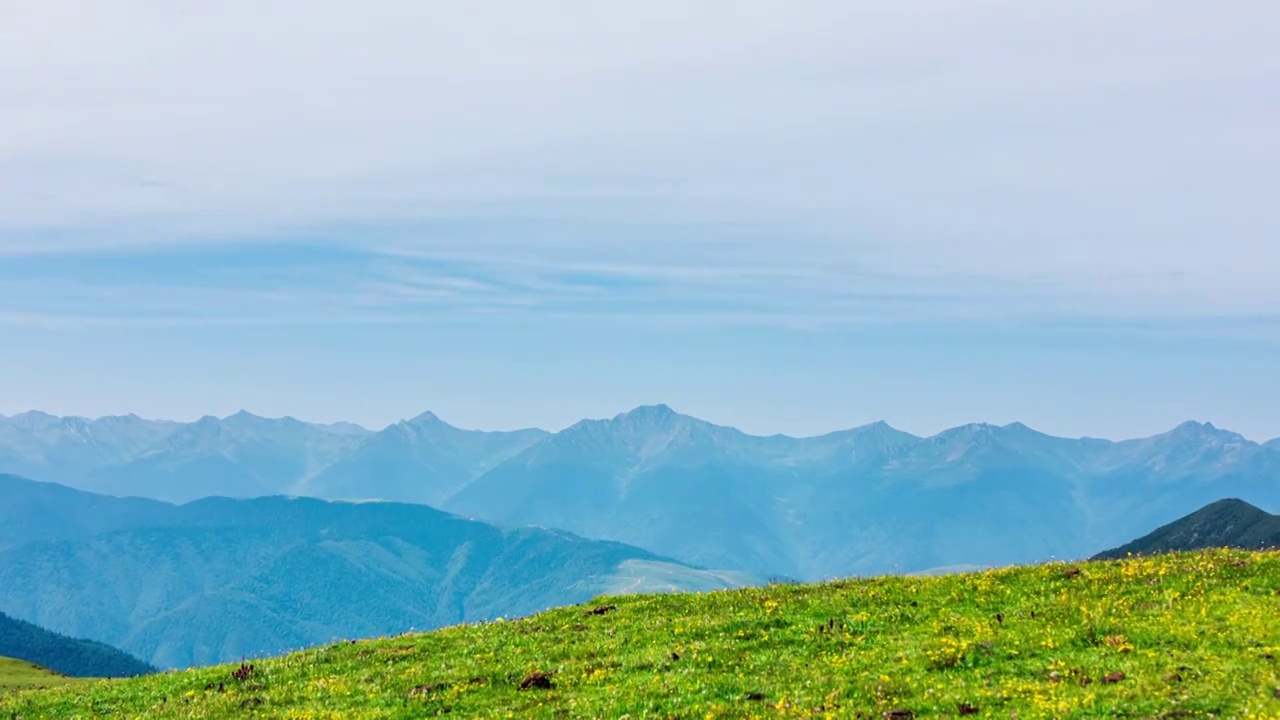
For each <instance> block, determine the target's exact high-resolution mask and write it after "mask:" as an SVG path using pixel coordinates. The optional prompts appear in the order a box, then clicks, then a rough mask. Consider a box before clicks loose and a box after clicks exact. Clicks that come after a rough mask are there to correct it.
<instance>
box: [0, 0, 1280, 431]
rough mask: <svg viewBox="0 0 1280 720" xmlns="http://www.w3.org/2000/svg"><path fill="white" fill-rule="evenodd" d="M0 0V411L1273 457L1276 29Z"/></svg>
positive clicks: (1198, 16)
mask: <svg viewBox="0 0 1280 720" xmlns="http://www.w3.org/2000/svg"><path fill="white" fill-rule="evenodd" d="M455 5H456V7H455V6H453V5H449V4H442V3H422V2H411V1H409V0H371V1H370V2H366V3H349V2H337V1H336V0H309V1H308V2H300V1H295V0H280V1H279V2H275V3H272V4H271V6H270V8H269V10H263V7H262V5H261V4H260V3H251V2H247V1H242V0H225V1H224V2H220V3H191V2H175V3H153V2H144V1H143V0H117V2H113V3H110V4H96V5H95V4H84V3H80V2H71V1H70V0H40V1H39V2H34V1H30V0H0V358H3V360H2V361H0V414H13V413H16V412H21V411H24V410H28V409H32V408H39V409H41V410H45V411H48V412H54V413H58V414H77V415H86V416H98V415H104V414H116V413H128V412H134V413H137V414H140V415H144V416H149V417H164V418H173V419H194V418H196V417H199V416H202V415H205V414H214V415H226V414H230V413H232V412H235V411H237V410H239V409H242V408H243V409H248V410H250V411H252V412H255V413H258V414H262V415H269V416H280V415H292V416H295V417H299V418H303V419H307V420H314V421H336V420H348V421H354V422H359V423H361V424H364V425H366V426H369V427H381V426H383V425H386V424H389V423H391V422H395V421H397V420H399V419H401V418H406V417H411V416H414V415H417V414H419V413H421V412H423V411H426V410H431V411H434V412H435V413H437V414H438V415H440V416H441V417H442V418H444V419H445V420H447V421H449V422H452V423H454V424H456V425H460V426H464V427H477V428H486V429H506V428H514V427H523V426H540V427H544V428H548V429H553V430H554V429H559V428H561V427H565V426H567V425H569V424H571V423H573V422H574V421H576V420H578V419H580V418H583V417H607V416H611V415H613V414H615V413H617V412H621V411H625V410H627V409H629V408H631V407H634V406H636V405H640V404H648V403H657V402H665V403H669V404H670V405H672V406H673V407H674V408H675V409H677V410H679V411H682V412H686V413H689V414H693V415H697V416H699V417H703V418H706V419H708V420H712V421H715V422H719V423H723V424H730V425H735V426H737V427H740V428H742V429H744V430H747V431H749V432H756V433H773V432H783V433H788V434H793V435H808V434H816V433H821V432H827V431H831V430H835V429H839V428H846V427H851V426H855V425H859V424H863V423H866V422H872V421H875V420H881V419H883V420H885V421H888V422H889V423H890V424H892V425H894V426H895V427H899V428H902V429H904V430H909V431H912V432H917V433H922V434H929V433H932V432H937V431H939V430H941V429H944V428H946V427H950V426H954V425H959V424H963V423H967V422H975V421H985V422H994V423H1000V424H1003V423H1008V422H1013V421H1021V422H1025V423H1027V424H1029V425H1031V426H1033V427H1036V428H1038V429H1040V430H1043V431H1046V432H1052V433H1054V434H1061V435H1069V436H1082V435H1088V436H1095V437H1112V438H1121V437H1135V436H1141V435H1149V434H1153V433H1157V432H1161V431H1163V430H1167V429H1168V428H1170V427H1172V426H1174V425H1176V424H1177V423H1179V422H1182V421H1184V420H1188V419H1197V420H1202V421H1211V422H1213V423H1215V424H1216V425H1219V426H1221V427H1226V428H1230V429H1232V430H1235V431H1237V432H1240V433H1242V434H1244V435H1246V436H1248V437H1251V438H1253V439H1257V440H1265V439H1267V438H1271V437H1276V436H1280V412H1277V411H1276V408H1277V407H1280V373H1278V372H1277V370H1276V368H1280V203H1277V202H1276V200H1275V199H1276V197H1277V195H1278V194H1280V134H1277V133H1276V132H1275V128H1276V127H1280V49H1277V47H1276V44H1275V42H1274V38H1275V37H1280V6H1277V5H1276V4H1275V3H1274V2H1265V1H1261V0H1237V1H1236V2H1230V3H1219V4H1215V5H1212V6H1209V5H1206V4H1204V3H1203V2H1189V1H1182V0H1169V1H1168V2H1163V3H1159V4H1156V3H1151V2H1131V1H1128V0H1078V1H1077V2H1072V3H1026V2H1012V1H1011V2H997V1H995V0H987V1H979V0H946V1H945V2H943V1H942V0H840V1H836V0H822V1H818V0H789V1H788V2H764V1H762V0H736V1H735V2H721V1H720V0H703V2H699V3H696V4H692V3H686V2H677V1H675V0H650V1H649V2H645V3H629V4H618V3H598V2H587V1H585V0H582V1H579V0H560V1H558V2H537V3H534V2H516V1H515V0H477V2H472V3H465V4H455Z"/></svg>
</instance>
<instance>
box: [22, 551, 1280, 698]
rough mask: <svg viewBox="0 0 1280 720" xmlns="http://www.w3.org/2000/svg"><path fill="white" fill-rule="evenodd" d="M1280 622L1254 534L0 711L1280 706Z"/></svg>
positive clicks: (737, 599)
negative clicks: (1190, 546)
mask: <svg viewBox="0 0 1280 720" xmlns="http://www.w3.org/2000/svg"><path fill="white" fill-rule="evenodd" d="M1277 617H1280V553H1276V552H1266V553H1250V552H1246V551H1238V550H1211V551H1203V552H1197V553H1187V554H1171V555H1162V556H1158V557H1152V558H1141V559H1130V560H1120V561H1112V562H1101V563H1084V564H1081V565H1078V566H1071V565H1065V564H1050V565H1041V566H1036V567H1023V568H1011V569H1001V570H991V571H985V572H982V573H972V574H964V575H949V576H944V577H927V578H925V577H884V578H876V579H870V580H858V581H845V582H835V583H828V584H823V585H776V586H772V587H767V588H754V589H744V590H728V591H719V592H712V593H704V594H684V595H671V594H667V595H639V596H627V597H617V598H608V599H605V600H601V601H599V602H597V603H592V604H589V605H580V606H576V607H566V608H561V609H557V610H553V611H550V612H546V613H542V614H539V615H536V616H533V617H530V618H526V619H522V620H513V621H507V622H494V623H486V624H482V625H469V626H457V627H452V628H447V629H444V630H439V631H436V632H431V633H426V634H421V635H405V636H399V637H391V638H383V639H378V640H374V641H365V642H358V643H354V644H352V643H343V644H337V645H332V646H328V647H325V648H319V649H315V650H310V651H306V652H302V653H298V654H294V655H289V656H286V657H282V658H279V659H275V660H265V661H259V662H255V663H253V664H252V665H246V666H243V667H240V666H222V667H212V668H206V669H200V670H194V671H188V672H181V673H170V674H164V675H158V676H150V677H145V678H137V679H132V680H126V681H117V682H113V683H91V684H86V685H80V686H76V687H71V688H54V689H50V690H41V691H36V692H32V693H24V694H21V695H18V696H13V697H10V698H7V699H3V700H0V718H18V717H21V718H26V719H28V720H30V719H32V718H46V717H47V718H88V717H116V716H119V717H147V718H224V717H225V718H231V717H237V718H238V717H259V718H299V719H302V718H306V719H309V720H316V719H319V718H334V719H337V718H344V719H345V718H416V717H432V716H440V715H446V714H447V715H449V716H450V717H486V718H488V717H498V718H502V717H509V718H578V717H581V718H611V719H612V718H633V719H639V718H670V717H678V718H699V719H702V718H742V717H761V718H779V717H786V718H799V717H819V718H859V717H861V718H890V719H895V720H904V719H907V718H926V717H929V718H944V717H964V716H972V717H991V718H1011V717H1014V718H1019V719H1022V720H1026V719H1028V718H1064V719H1065V718H1099V717H1131V718H1157V717H1161V718H1196V717H1205V718H1208V717H1218V718H1280V660H1278V659H1277V658H1278V657H1280V623H1277V622H1276V618H1277ZM1015 713H1016V714H1015Z"/></svg>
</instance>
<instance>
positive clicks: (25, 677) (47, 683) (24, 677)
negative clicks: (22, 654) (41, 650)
mask: <svg viewBox="0 0 1280 720" xmlns="http://www.w3.org/2000/svg"><path fill="white" fill-rule="evenodd" d="M71 682H76V680H74V679H73V678H69V677H66V676H64V675H59V674H58V673H56V672H53V671H51V670H46V669H44V668H42V667H40V666H39V665H33V664H31V663H29V662H27V661H25V660H14V659H13V658H6V657H0V695H3V694H5V693H11V692H16V691H18V690H30V689H33V688H45V687H53V686H55V685H65V684H67V683H71Z"/></svg>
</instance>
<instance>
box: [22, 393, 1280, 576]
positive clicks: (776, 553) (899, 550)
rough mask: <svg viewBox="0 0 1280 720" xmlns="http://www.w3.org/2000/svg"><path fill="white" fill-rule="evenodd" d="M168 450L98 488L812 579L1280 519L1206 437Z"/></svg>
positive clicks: (1222, 435)
mask: <svg viewBox="0 0 1280 720" xmlns="http://www.w3.org/2000/svg"><path fill="white" fill-rule="evenodd" d="M56 420H57V419H56V418H53V419H52V420H51V419H50V418H49V417H47V416H45V417H33V418H31V419H29V420H27V421H26V422H27V424H28V425H41V426H42V427H49V426H51V424H55V423H54V421H56ZM168 432H169V433H170V434H169V435H168V436H166V437H165V438H164V439H162V440H161V441H159V442H158V443H156V444H155V445H153V446H152V447H151V448H149V449H148V450H146V451H143V452H141V453H138V454H136V455H135V456H133V457H132V459H131V460H129V461H128V462H126V463H123V464H119V465H115V466H111V467H110V468H108V469H106V470H100V471H98V472H97V473H96V474H93V475H91V476H90V478H88V479H86V480H85V481H84V482H82V483H80V486H81V487H85V486H86V483H87V486H88V487H90V488H93V489H95V490H98V491H101V492H104V493H110V494H138V495H149V496H151V497H161V498H166V499H179V500H186V499H191V498H194V497H201V496H208V495H228V496H238V497H252V496H261V495H269V494H299V495H311V496H317V497H323V498H328V499H369V498H380V499H390V500H397V501H408V502H422V503H427V504H432V505H438V506H441V507H444V508H445V509H448V510H450V511H454V512H458V513H460V514H463V515H467V516H473V517H476V518H480V519H484V520H487V521H491V522H498V523H502V524H505V525H511V526H519V525H539V526H544V527H562V528H566V529H568V530H570V531H572V532H575V533H578V534H580V535H584V536H587V537H597V538H603V539H610V540H617V541H620V542H626V543H630V544H635V545H638V546H641V547H644V548H647V549H649V550H652V551H654V552H657V553H660V554H662V555H667V556H671V557H677V558H679V559H681V560H683V561H685V562H690V563H693V564H696V565H702V566H714V567H733V568H739V569H744V570H749V571H752V572H756V573H764V574H781V575H788V576H793V577H800V578H821V577H828V576H835V575H848V574H871V573H880V572H893V571H904V572H912V571H920V570H927V569H929V568H932V567H940V566H952V565H999V564H1007V563H1011V562H1031V561H1036V560H1043V559H1046V558H1048V557H1050V556H1054V557H1083V556H1088V555H1090V554H1093V553H1096V552H1097V551H1098V550H1099V549H1103V548H1107V547H1113V546H1115V545H1117V544H1119V543H1121V542H1124V541H1126V540H1128V539H1130V538H1132V537H1135V536H1137V535H1139V534H1141V533H1143V532H1146V531H1148V530H1149V529H1150V528H1151V527H1156V526H1159V525H1162V524H1164V523H1167V522H1169V521H1171V520H1173V519H1176V518H1178V517H1181V516H1182V515H1185V514H1186V513H1189V512H1191V511H1193V510H1195V509H1196V508H1199V507H1202V506H1203V505H1205V504H1207V503H1209V502H1212V501H1213V500H1216V499H1218V498H1221V497H1224V496H1233V497H1243V498H1247V499H1249V500H1250V501H1252V502H1255V503H1259V504H1261V505H1264V506H1267V507H1272V508H1280V444H1277V443H1276V442H1275V441H1272V442H1271V443H1268V445H1261V444H1258V443H1255V442H1252V441H1250V440H1248V439H1246V438H1243V437H1241V436H1240V435H1238V434H1236V433H1232V432H1230V431H1227V430H1223V429H1220V428H1217V427H1215V426H1213V425H1212V424H1209V423H1198V422H1186V423H1183V424H1181V425H1179V426H1177V427H1176V428H1174V429H1172V430H1170V431H1169V432H1166V433H1162V434H1159V435H1155V436H1152V437H1148V438H1141V439H1134V440H1123V441H1118V442H1116V441H1110V440H1102V439H1096V438H1079V439H1073V438H1061V437H1055V436H1050V435H1046V434H1044V433H1040V432H1037V431H1035V430H1033V429H1031V428H1029V427H1027V426H1025V425H1023V424H1021V423H1012V424H1009V425H1004V426H996V425H991V424H985V423H973V424H969V425H963V426H960V427H956V428H951V429H948V430H945V431H943V432H940V433H937V434H936V435H933V436H931V437H918V436H915V435H912V434H910V433H905V432H901V431H899V430H896V429H894V428H892V427H890V426H889V425H888V424H886V423H883V422H879V423H873V424H870V425H866V426H862V427H858V428H853V429H850V430H844V431H839V432H834V433H829V434H826V435H821V436H817V437H808V438H794V437H789V436H784V435H773V436H754V435H749V434H747V433H744V432H742V431H740V430H738V429H735V428H732V427H726V426H720V425H715V424H713V423H710V422H707V421H704V420H700V419H697V418H693V417H689V416H686V415H682V414H680V413H677V412H675V411H674V410H672V409H671V408H670V407H668V406H666V405H651V406H642V407H639V408H635V409H633V410H631V411H630V412H625V413H620V414H618V415H616V416H614V417H612V418H608V419H600V420H583V421H580V422H578V423H575V424H574V425H572V426H571V427H568V428H566V429H564V430H562V431H560V432H557V433H546V432H544V431H541V430H526V431H516V432H508V433H486V432H481V431H473V430H461V429H459V428H456V427H453V426H451V425H449V424H447V423H445V422H444V421H442V420H440V419H439V418H438V417H436V416H435V415H433V414H431V413H425V414H423V415H420V416H418V417H416V418H413V419H412V420H407V421H402V422H400V423H396V424H394V425H392V426H390V427H388V428H386V429H384V430H382V431H380V432H377V433H368V432H367V431H365V432H364V433H362V432H360V431H351V430H350V429H349V428H348V429H346V431H340V428H339V426H324V427H322V426H314V425H309V424H306V423H301V422H299V421H296V420H292V419H288V418H286V419H281V420H265V419H262V418H255V417H254V416H251V415H248V414H247V413H240V414H237V415H236V416H232V417H230V418H225V419H223V420H217V419H215V418H205V419H203V420H201V421H199V422H197V423H191V424H187V425H183V426H179V427H178V428H176V429H173V430H170V431H168ZM202 433H203V434H202ZM192 435H194V436H195V437H194V438H190V436H192ZM6 453H7V455H6ZM13 454H14V453H13V448H12V447H6V446H3V445H0V459H3V458H5V457H7V456H9V455H13ZM330 460H331V462H330ZM326 462H328V463H329V464H328V465H327V466H324V463H326ZM19 466H20V467H21V466H22V465H21V464H20V465H19ZM321 466H324V467H323V468H322V469H319V470H317V471H315V472H310V471H309V469H312V470H314V469H315V468H320V467H321ZM0 467H2V466H0ZM36 476H37V477H40V476H39V475H36Z"/></svg>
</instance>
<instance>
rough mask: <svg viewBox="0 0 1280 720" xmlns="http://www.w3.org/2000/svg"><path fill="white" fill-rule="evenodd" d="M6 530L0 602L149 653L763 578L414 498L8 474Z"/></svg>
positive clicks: (260, 647) (0, 495) (485, 615)
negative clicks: (242, 492) (255, 493)
mask: <svg viewBox="0 0 1280 720" xmlns="http://www.w3.org/2000/svg"><path fill="white" fill-rule="evenodd" d="M0 532H3V535H0V567H3V568H4V572H3V573H0V612H3V613H8V614H10V615H13V616H14V617H17V618H21V619H23V620H27V621H30V622H34V623H36V624H38V625H41V626H43V627H46V628H49V629H51V630H55V631H57V632H60V633H64V634H67V635H73V636H76V637H85V638H89V639H92V640H97V641H100V642H105V643H109V644H111V645H114V646H116V647H119V648H122V649H124V650H127V651H129V652H131V653H133V654H135V655H137V656H138V657H141V658H144V659H146V660H147V661H148V662H151V663H153V664H155V665H157V666H160V667H185V666H188V665H203V664H211V663H215V662H226V661H231V660H238V659H239V658H240V657H242V656H249V657H254V656H263V655H272V654H277V653H279V652H281V651H284V650H288V649H295V648H300V647H304V646H310V645H315V644H319V643H324V642H329V641H331V640H334V639H341V638H348V637H351V638H356V637H371V636H378V635H384V634H393V633H400V632H405V631H408V630H409V629H410V628H417V629H427V628H432V627H438V626H442V625H449V624H454V623H458V622H463V621H473V620H482V619H490V618H494V617H497V616H508V617H510V616H514V615H524V614H529V613H532V612H536V611H539V610H543V609H546V608H549V607H552V606H557V605H565V604H572V603H577V602H583V601H586V600H588V599H590V598H592V597H594V596H596V595H599V594H602V593H606V592H609V593H618V592H634V591H663V590H710V589H719V588H725V587H733V586H737V585H743V584H753V583H759V582H763V581H764V578H762V577H757V576H751V575H748V574H745V573H733V572H712V571H704V570H699V569H696V568H690V567H687V566H684V565H681V564H678V563H675V562H672V561H669V560H667V559H664V558H662V557H659V556H657V555H655V554H653V553H650V552H647V551H645V550H641V549H639V548H635V547H629V546H626V545H622V544H618V543H612V542H603V541H595V540H586V539H583V538H580V537H576V536H573V535H570V534H568V533H565V532H562V531H551V530H540V529H535V528H523V529H514V530H502V529H499V528H496V527H494V526H492V525H487V524H485V523H481V522H475V521H468V520H463V519H461V518H457V517H454V516H452V515H449V514H447V513H444V512H441V511H439V510H435V509H432V508H429V507H426V506H422V505H406V504H398V503H362V504H352V503H331V502H327V501H322V500H315V499H310V498H295V499H290V498H283V497H270V498H259V499H252V500H233V499H227V498H211V499H205V500H200V501H196V502H192V503H190V504H187V505H182V506H174V505H169V504H165V503H160V502H156V501H149V500H138V499H117V498H110V497H103V496H99V495H93V494H90V493H85V492H83V491H77V490H73V489H70V488H67V487H63V486H59V485H55V484H50V483H42V482H34V481H30V480H25V479H22V478H17V477H13V476H2V475H0Z"/></svg>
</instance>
